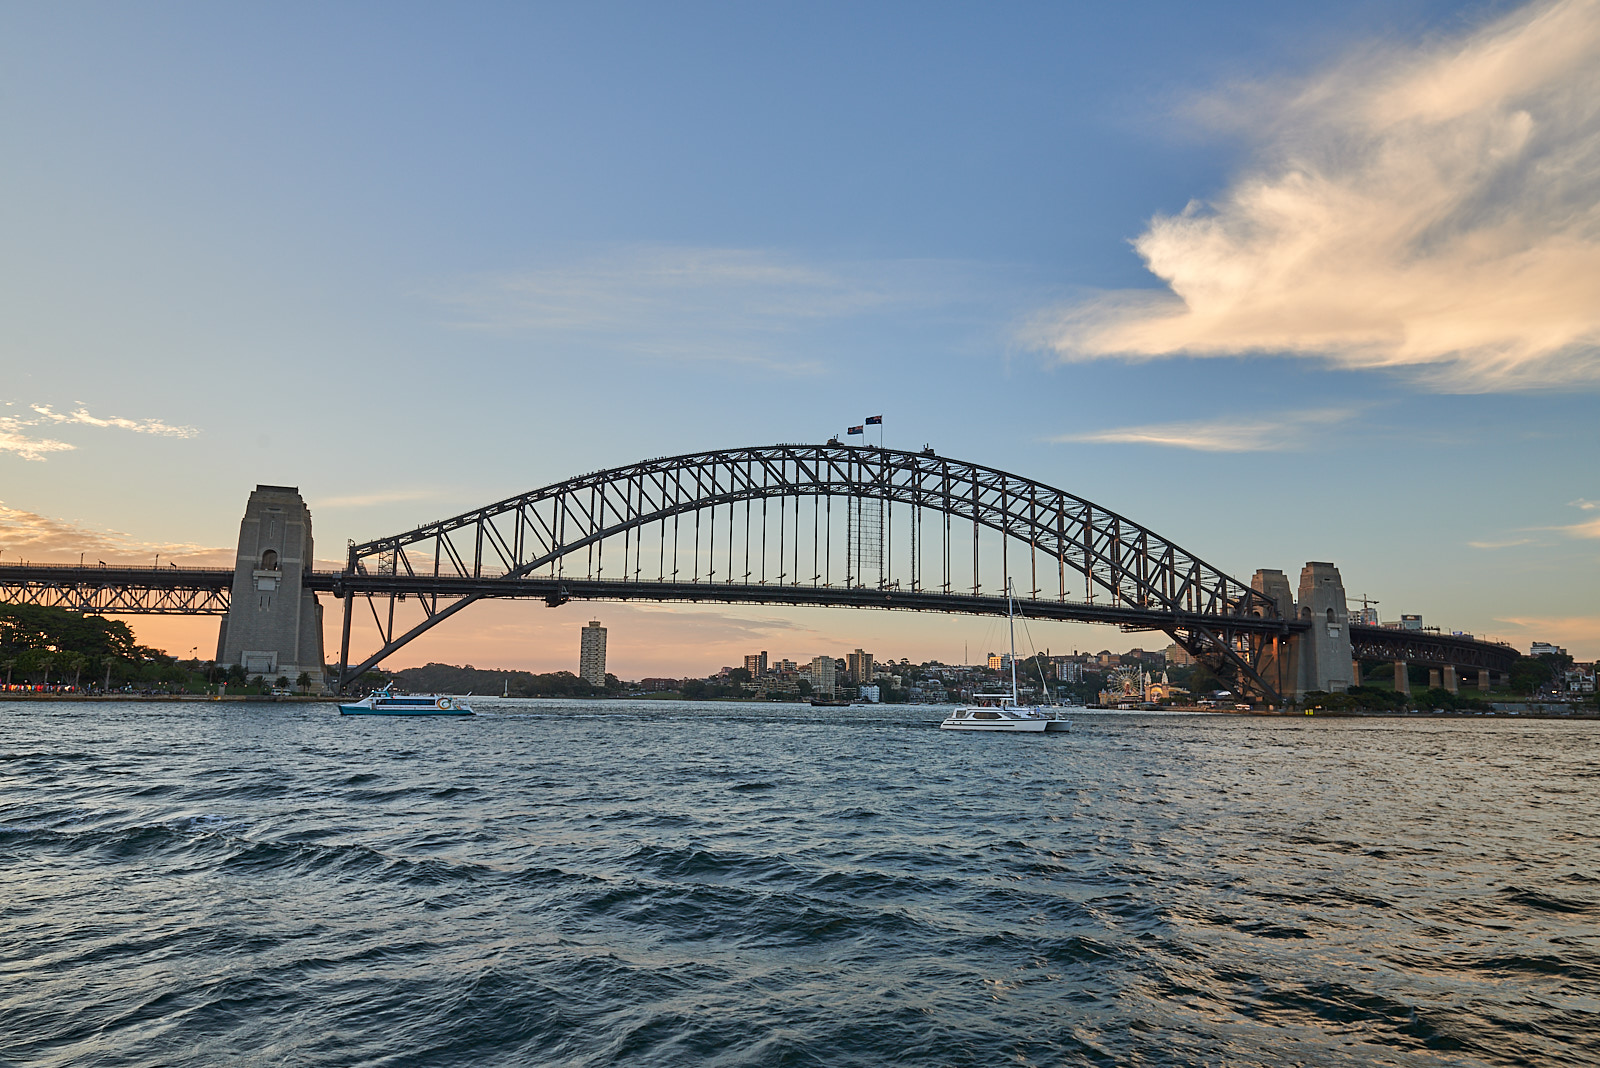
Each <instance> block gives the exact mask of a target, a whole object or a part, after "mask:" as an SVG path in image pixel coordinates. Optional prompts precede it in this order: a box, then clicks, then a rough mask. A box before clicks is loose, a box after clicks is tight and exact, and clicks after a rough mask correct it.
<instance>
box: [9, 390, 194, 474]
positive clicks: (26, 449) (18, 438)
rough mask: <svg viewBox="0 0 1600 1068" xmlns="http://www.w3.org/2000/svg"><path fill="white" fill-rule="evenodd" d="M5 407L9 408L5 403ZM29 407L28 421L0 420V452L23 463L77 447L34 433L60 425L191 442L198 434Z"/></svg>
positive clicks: (47, 407) (83, 411) (150, 421)
mask: <svg viewBox="0 0 1600 1068" xmlns="http://www.w3.org/2000/svg"><path fill="white" fill-rule="evenodd" d="M7 406H8V407H9V406H10V404H9V402H8V403H7ZM29 407H30V408H31V409H32V411H33V413H34V414H33V415H32V416H31V417H29V416H17V415H5V416H0V452H9V453H14V454H15V455H17V456H20V457H21V458H22V459H24V460H36V461H38V460H44V459H45V458H46V457H47V456H49V454H50V453H53V452H70V451H72V450H73V449H75V448H77V446H76V445H73V444H71V443H69V442H65V441H57V440H56V439H54V438H47V437H42V436H40V435H39V433H38V432H37V431H36V430H35V429H34V428H35V427H43V426H60V425H62V424H76V425H81V426H93V427H108V428H111V429H114V430H131V431H133V432H134V433H136V434H157V435H160V436H162V437H173V438H192V437H194V436H196V435H197V434H199V433H200V431H199V430H197V429H196V428H194V427H192V426H173V425H172V424H170V423H165V422H163V421H161V420H160V419H124V418H122V417H120V416H112V417H110V418H106V419H102V418H100V417H98V416H95V415H91V414H90V413H89V411H88V410H87V409H85V408H83V407H82V406H80V407H79V408H78V409H77V410H76V411H73V412H71V413H64V412H58V411H56V410H55V409H54V408H53V407H51V406H50V405H48V404H33V405H29Z"/></svg>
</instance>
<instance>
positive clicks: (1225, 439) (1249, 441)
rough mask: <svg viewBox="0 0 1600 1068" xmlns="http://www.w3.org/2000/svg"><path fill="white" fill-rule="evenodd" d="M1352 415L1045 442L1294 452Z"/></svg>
mask: <svg viewBox="0 0 1600 1068" xmlns="http://www.w3.org/2000/svg"><path fill="white" fill-rule="evenodd" d="M1354 415H1355V413H1354V412H1353V411H1351V410H1349V409H1343V408H1326V409H1318V410H1313V411H1303V412H1290V413H1287V414H1286V416H1285V417H1284V418H1281V419H1213V420H1197V421H1193V422H1178V423H1150V424H1147V425H1144V426H1126V427H1116V428H1113V429H1109V430H1087V431H1082V432H1080V433H1075V434H1059V435H1056V436H1055V437H1052V438H1051V439H1050V440H1051V441H1052V442H1056V443H1058V444H1066V443H1076V444H1089V445H1164V446H1167V447H1170V448H1177V449H1195V450H1198V451H1200V452H1272V451H1277V450H1285V449H1297V448H1300V447H1301V446H1303V445H1304V443H1305V435H1306V433H1307V432H1308V431H1310V430H1312V429H1322V428H1326V427H1327V426H1329V425H1331V424H1335V423H1342V422H1344V421H1346V420H1348V419H1350V418H1351V417H1353V416H1354Z"/></svg>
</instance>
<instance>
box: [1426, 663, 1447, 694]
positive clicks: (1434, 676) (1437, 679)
mask: <svg viewBox="0 0 1600 1068" xmlns="http://www.w3.org/2000/svg"><path fill="white" fill-rule="evenodd" d="M1443 685H1444V677H1443V676H1442V675H1441V674H1440V672H1439V669H1438V668H1429V669H1428V689H1430V690H1437V689H1439V688H1440V687H1441V686H1443Z"/></svg>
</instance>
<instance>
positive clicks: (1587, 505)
mask: <svg viewBox="0 0 1600 1068" xmlns="http://www.w3.org/2000/svg"><path fill="white" fill-rule="evenodd" d="M1567 504H1568V505H1570V506H1571V507H1573V508H1581V509H1582V510H1583V511H1585V512H1592V511H1594V510H1595V509H1596V508H1600V501H1588V500H1584V499H1583V498H1582V497H1579V498H1578V499H1577V500H1575V501H1568V502H1567Z"/></svg>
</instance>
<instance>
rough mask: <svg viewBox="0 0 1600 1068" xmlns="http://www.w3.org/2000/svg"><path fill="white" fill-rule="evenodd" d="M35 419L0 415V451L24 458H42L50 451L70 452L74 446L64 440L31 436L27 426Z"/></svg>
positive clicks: (34, 421)
mask: <svg viewBox="0 0 1600 1068" xmlns="http://www.w3.org/2000/svg"><path fill="white" fill-rule="evenodd" d="M36 422H37V420H32V419H18V418H16V417H15V416H9V415H6V416H0V452H10V453H15V454H17V455H18V456H20V457H22V458H23V459H24V460H43V459H44V458H45V457H46V456H47V455H48V454H50V453H52V452H70V451H71V450H72V449H73V448H74V446H72V445H68V444H67V443H66V442H64V441H55V440H53V439H51V438H40V437H35V436H33V434H32V433H30V432H29V430H28V428H29V427H31V426H34V425H35V423H36Z"/></svg>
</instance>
